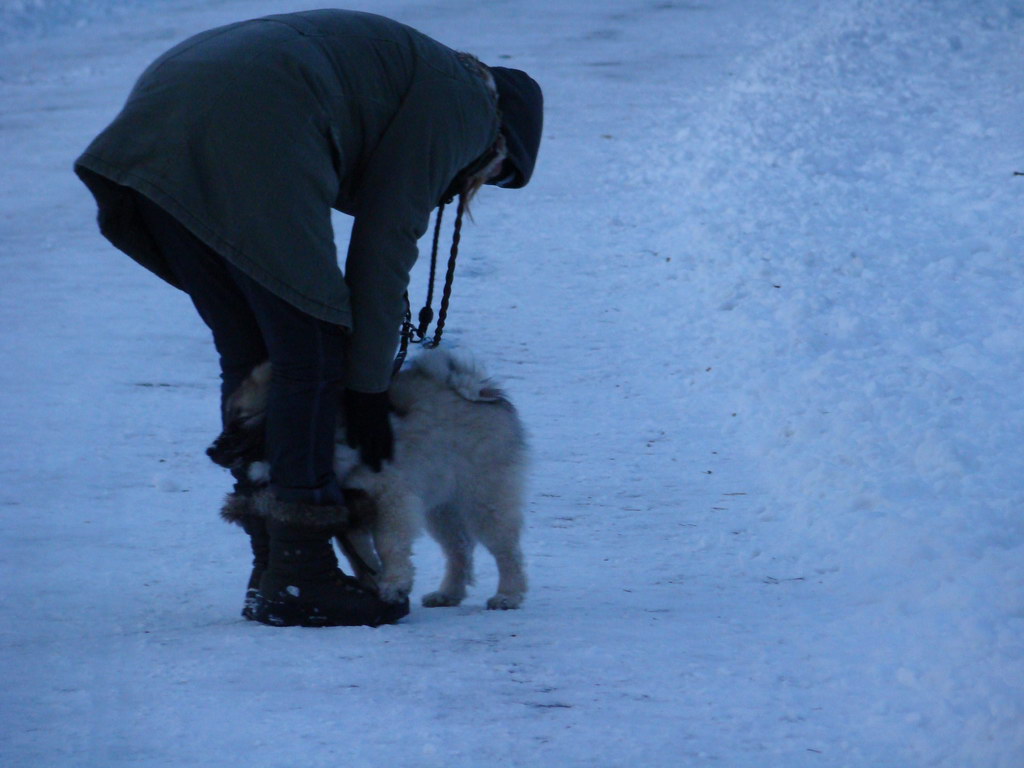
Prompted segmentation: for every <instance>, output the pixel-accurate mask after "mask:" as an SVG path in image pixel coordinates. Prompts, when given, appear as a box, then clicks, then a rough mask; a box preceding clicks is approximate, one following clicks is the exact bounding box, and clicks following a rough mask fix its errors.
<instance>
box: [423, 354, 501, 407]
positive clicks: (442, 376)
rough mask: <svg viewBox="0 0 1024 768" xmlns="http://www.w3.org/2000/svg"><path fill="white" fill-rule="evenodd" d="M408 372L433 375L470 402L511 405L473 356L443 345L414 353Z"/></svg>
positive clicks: (426, 375)
mask: <svg viewBox="0 0 1024 768" xmlns="http://www.w3.org/2000/svg"><path fill="white" fill-rule="evenodd" d="M408 372H409V373H410V374H413V375H420V376H424V377H426V378H428V379H433V380H434V381H436V382H438V383H439V384H442V385H444V386H445V387H447V388H449V389H451V390H452V391H453V392H455V393H456V394H457V395H458V396H459V397H461V398H463V399H464V400H468V401H469V402H471V403H495V404H499V405H504V406H507V407H509V408H511V407H512V403H511V401H510V400H509V399H508V396H507V395H506V394H505V392H504V390H502V389H501V387H499V386H498V385H497V384H496V383H495V381H494V379H492V378H491V377H490V376H488V375H487V373H486V372H485V371H484V369H483V367H481V366H480V364H479V363H477V362H476V361H474V360H469V359H467V358H464V357H460V356H456V355H454V354H452V353H451V352H449V351H448V350H446V349H432V350H429V351H425V352H422V353H420V354H419V355H417V356H416V358H415V359H414V360H413V361H412V363H410V365H409V368H408Z"/></svg>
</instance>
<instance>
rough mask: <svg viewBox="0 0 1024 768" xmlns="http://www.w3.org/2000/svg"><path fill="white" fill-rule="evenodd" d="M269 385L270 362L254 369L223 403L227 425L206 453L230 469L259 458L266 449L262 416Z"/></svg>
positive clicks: (225, 424)
mask: <svg viewBox="0 0 1024 768" xmlns="http://www.w3.org/2000/svg"><path fill="white" fill-rule="evenodd" d="M269 387H270V363H269V362H266V363H262V364H261V365H258V366H256V368H254V369H253V371H252V373H250V374H249V376H248V377H247V378H246V379H245V381H243V382H242V383H241V384H240V385H239V387H238V389H236V390H235V391H234V392H233V393H232V394H231V396H230V397H228V399H227V401H226V402H225V403H224V429H223V430H222V431H221V433H220V435H218V436H217V439H216V440H214V441H213V444H212V445H211V446H210V447H209V448H207V449H206V455H207V456H209V457H210V459H212V460H213V463H214V464H219V465H220V466H222V467H227V468H228V469H238V468H240V467H244V466H245V465H247V464H249V463H251V462H253V461H259V460H260V459H262V458H263V453H264V433H263V419H264V412H265V411H266V407H267V390H268V389H269Z"/></svg>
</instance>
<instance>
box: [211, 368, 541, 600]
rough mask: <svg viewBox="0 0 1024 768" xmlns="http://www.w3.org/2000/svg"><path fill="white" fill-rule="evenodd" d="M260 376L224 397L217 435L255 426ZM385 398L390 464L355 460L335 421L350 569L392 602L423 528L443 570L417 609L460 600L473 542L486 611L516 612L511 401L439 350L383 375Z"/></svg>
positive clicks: (519, 437) (518, 569) (409, 576)
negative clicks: (493, 576)
mask: <svg viewBox="0 0 1024 768" xmlns="http://www.w3.org/2000/svg"><path fill="white" fill-rule="evenodd" d="M269 383H270V364H269V363H264V364H263V365H261V366H259V367H258V368H257V369H256V370H254V371H253V373H252V374H251V375H250V377H249V378H248V379H247V380H246V381H245V382H244V383H243V384H242V386H240V387H239V390H238V391H237V392H236V393H235V394H234V395H233V396H232V397H231V398H230V399H229V400H228V403H227V417H228V418H227V423H228V427H227V428H226V429H225V433H224V435H222V439H225V436H228V435H231V434H233V433H234V434H236V435H237V437H238V439H240V440H241V441H242V442H243V444H245V443H246V439H245V437H244V435H245V434H247V433H249V434H251V432H252V430H254V429H259V430H262V412H263V409H264V407H265V403H266V395H267V388H268V386H269ZM390 397H391V405H392V409H393V414H392V418H391V422H392V427H393V429H394V435H395V444H394V459H393V460H392V461H390V462H385V463H384V466H383V469H382V470H381V471H380V472H379V473H375V472H373V471H372V470H371V469H369V468H368V467H366V466H365V465H362V464H360V463H359V459H358V454H357V453H356V451H354V450H352V449H350V448H349V447H348V446H347V445H346V444H345V439H344V425H343V424H342V425H339V428H338V439H337V440H336V443H337V445H336V450H335V470H336V473H337V475H338V478H339V480H340V481H341V483H342V487H343V488H344V489H345V494H346V501H347V503H348V505H349V528H348V531H347V536H345V537H342V539H341V541H342V542H343V544H345V545H349V546H343V549H345V550H346V554H347V555H348V556H349V559H350V561H351V562H352V564H353V568H354V569H355V570H356V572H357V573H358V574H360V576H361V578H363V580H364V581H365V582H367V583H368V584H369V585H371V586H373V587H374V588H376V589H377V591H378V592H379V594H380V596H381V597H382V598H383V599H384V600H387V601H395V602H397V601H401V600H404V599H405V598H406V597H408V595H409V593H410V591H411V589H412V584H413V566H412V559H411V556H412V543H413V540H414V539H415V538H416V536H417V535H418V533H419V532H420V530H421V529H422V527H423V525H424V523H425V525H426V528H427V530H428V531H429V532H430V533H431V535H432V536H433V537H434V538H435V539H436V540H437V542H438V543H439V544H440V545H441V548H442V549H443V550H444V553H445V556H446V558H447V565H446V571H445V576H444V580H443V581H442V582H441V585H440V587H439V588H438V590H437V591H435V592H431V593H430V594H428V595H425V596H424V597H423V605H425V606H428V607H436V606H454V605H458V604H459V603H460V602H461V601H462V599H463V598H464V597H465V595H466V585H467V584H471V583H472V578H473V575H472V557H473V549H474V546H475V543H476V542H477V541H479V542H480V543H482V544H483V545H484V546H485V547H486V548H487V549H488V550H489V551H490V552H491V554H492V555H494V558H495V560H496V561H497V564H498V578H499V581H498V591H497V593H496V594H495V595H494V596H493V597H491V598H490V599H489V600H488V601H487V607H488V608H497V609H507V608H517V607H519V605H520V604H521V603H522V601H523V596H524V594H525V592H526V574H525V570H524V567H523V559H522V553H521V550H520V546H519V539H520V534H521V531H522V526H523V515H522V494H523V482H524V474H525V464H526V445H525V439H524V435H523V428H522V424H521V423H520V421H519V417H518V415H517V414H516V411H515V408H514V407H513V406H512V403H511V402H509V400H508V399H507V398H506V396H505V395H504V393H503V392H502V391H501V390H500V389H498V388H497V387H495V386H494V384H493V383H492V382H491V380H490V379H488V378H487V377H486V375H485V374H484V373H483V371H482V370H480V368H478V367H477V366H475V365H473V364H471V363H469V362H467V361H465V360H462V359H459V358H456V357H455V356H453V355H452V354H450V353H449V352H447V351H444V350H431V351H428V352H423V353H421V354H420V355H419V356H418V357H417V358H416V359H415V360H414V361H413V362H412V363H410V364H409V365H408V366H407V367H406V368H405V369H404V370H403V371H402V372H401V373H399V374H398V376H396V377H395V380H394V382H393V383H392V386H391V390H390ZM339 413H340V409H339ZM227 439H228V440H229V441H230V440H232V439H231V438H227ZM253 443H255V444H257V445H258V444H259V441H258V440H256V441H253V440H252V439H251V438H250V439H249V441H248V444H250V445H251V444H253ZM266 469H267V468H266V465H265V464H263V463H262V462H256V463H254V464H253V465H252V466H251V468H250V476H251V477H253V479H254V480H259V479H261V478H263V477H265V474H266ZM353 550H354V552H353ZM360 560H362V561H363V563H360ZM363 564H365V565H369V567H370V569H372V571H373V572H374V573H369V572H367V570H366V569H365V568H364V567H363Z"/></svg>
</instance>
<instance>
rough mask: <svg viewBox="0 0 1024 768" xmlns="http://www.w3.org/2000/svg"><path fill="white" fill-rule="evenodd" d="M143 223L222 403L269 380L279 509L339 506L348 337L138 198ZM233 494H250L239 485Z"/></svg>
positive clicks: (270, 443)
mask: <svg viewBox="0 0 1024 768" xmlns="http://www.w3.org/2000/svg"><path fill="white" fill-rule="evenodd" d="M138 198H139V205H138V209H139V213H140V215H141V217H142V220H143V221H144V222H145V225H146V228H147V229H148V230H149V233H150V235H151V236H152V238H153V240H154V242H155V243H156V246H157V248H158V249H159V250H160V253H161V255H162V256H163V257H164V258H165V259H166V260H167V262H168V263H169V265H170V267H171V269H172V270H173V272H174V275H175V276H176V277H177V279H178V282H179V283H180V284H181V287H182V288H183V289H184V290H185V291H186V292H187V293H188V295H189V296H190V297H191V298H192V303H193V304H195V307H196V309H197V310H198V311H199V315H200V316H201V317H202V318H203V321H204V322H205V323H206V325H207V326H209V328H210V330H211V331H212V332H213V343H214V345H215V346H216V348H217V352H218V354H219V355H220V368H221V414H222V415H223V413H224V401H225V400H226V399H227V397H228V396H230V395H231V393H232V392H234V391H235V389H236V388H237V387H238V385H239V384H240V383H241V382H242V381H243V380H244V379H245V378H246V377H247V376H248V375H249V373H250V371H252V369H253V368H254V367H255V366H257V365H259V364H260V363H262V362H263V361H264V360H267V359H269V360H270V363H271V367H272V370H273V375H272V377H271V382H270V392H269V398H268V401H267V411H266V450H267V456H266V458H267V461H268V462H269V463H270V480H271V489H272V490H273V492H274V494H275V496H276V497H277V498H278V499H280V500H281V501H295V502H304V503H309V504H317V505H320V504H336V503H340V502H341V491H340V489H339V487H338V483H337V481H336V479H335V477H334V429H335V418H336V413H337V406H338V401H339V397H340V393H341V387H342V383H341V380H342V374H343V370H344V347H345V330H344V329H343V328H342V327H340V326H337V325H332V324H330V323H326V322H324V321H322V320H318V319H317V318H315V317H312V316H310V315H307V314H306V313H305V312H302V311H300V310H298V309H296V308H295V307H293V306H292V305H291V304H289V303H287V302H286V301H284V300H283V299H279V298H278V297H277V296H275V295H273V294H272V293H270V292H269V291H268V290H267V289H265V288H263V287H262V286H261V285H259V284H258V283H256V282H255V281H254V280H252V279H251V278H249V277H248V276H246V275H245V274H243V273H242V272H241V271H239V270H238V269H236V268H235V267H233V266H232V265H231V264H229V263H228V262H227V261H225V260H224V259H223V258H222V257H221V256H220V255H219V254H217V253H216V252H215V251H214V250H212V249H211V248H209V247H208V246H207V245H205V244H204V243H203V242H202V241H201V240H199V239H198V238H197V237H195V236H194V235H193V234H192V233H191V232H189V231H188V230H187V229H186V228H185V227H184V226H182V225H181V224H180V223H179V222H178V221H177V219H175V218H174V217H173V216H171V215H170V214H168V213H167V212H166V211H164V210H163V209H162V208H160V207H159V206H157V205H156V204H154V203H153V202H152V201H150V200H149V199H147V198H145V197H143V196H141V195H139V196H138ZM236 479H239V481H240V482H239V483H238V485H236V490H238V491H240V492H243V493H244V492H247V491H250V490H251V488H250V487H249V486H248V485H247V483H246V481H245V479H244V478H240V477H237V476H236Z"/></svg>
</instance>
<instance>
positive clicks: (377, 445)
mask: <svg viewBox="0 0 1024 768" xmlns="http://www.w3.org/2000/svg"><path fill="white" fill-rule="evenodd" d="M390 410H391V404H390V402H389V400H388V393H387V392H356V391H354V390H351V389H346V390H345V441H346V442H347V443H348V446H349V448H358V449H359V458H360V459H362V462H363V463H364V464H366V465H367V466H369V467H370V469H372V470H373V471H374V472H380V469H381V462H383V461H384V459H390V458H391V456H392V452H393V448H394V442H395V439H394V436H393V435H392V434H391V421H390V420H389V419H388V413H389V412H390Z"/></svg>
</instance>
